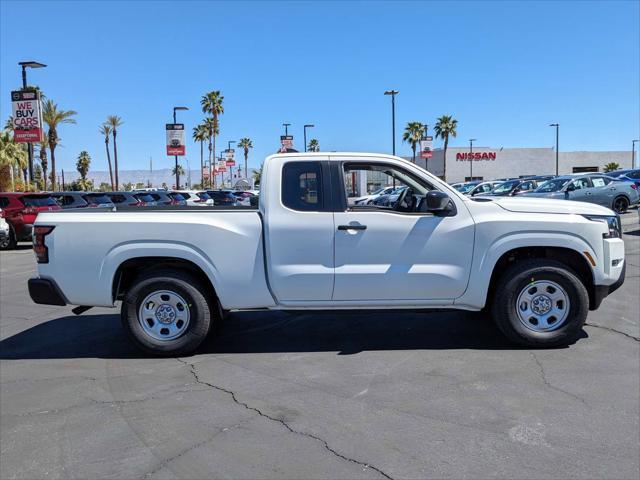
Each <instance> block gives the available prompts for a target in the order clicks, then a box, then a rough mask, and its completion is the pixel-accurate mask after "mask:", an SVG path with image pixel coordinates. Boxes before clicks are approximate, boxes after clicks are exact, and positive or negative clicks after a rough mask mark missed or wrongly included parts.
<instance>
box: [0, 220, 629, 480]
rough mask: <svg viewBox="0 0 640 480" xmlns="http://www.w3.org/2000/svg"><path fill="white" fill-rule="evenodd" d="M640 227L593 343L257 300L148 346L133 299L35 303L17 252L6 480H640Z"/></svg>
mask: <svg viewBox="0 0 640 480" xmlns="http://www.w3.org/2000/svg"><path fill="white" fill-rule="evenodd" d="M637 222H638V217H637V213H636V211H635V210H634V211H633V212H631V213H629V214H626V215H625V216H624V219H623V223H624V230H625V236H624V238H625V244H626V247H627V258H626V260H627V262H628V263H627V266H628V269H627V279H626V282H625V284H624V285H623V287H622V288H621V289H620V290H618V291H616V292H615V293H614V294H613V295H612V296H610V297H608V298H607V299H606V300H605V302H604V304H603V305H602V307H601V308H600V310H598V311H596V312H591V313H590V315H589V318H588V324H587V326H586V327H585V329H584V337H585V338H583V339H581V340H580V341H579V342H577V343H576V344H575V345H573V346H571V347H569V348H564V349H554V350H537V351H533V350H527V349H519V348H515V347H513V346H512V345H510V344H508V343H507V342H506V341H504V340H503V339H502V337H501V336H500V334H499V333H498V332H497V330H496V329H495V328H494V327H493V325H492V324H491V322H489V321H486V319H483V318H480V317H479V316H478V315H469V314H465V313H461V312H447V313H430V314H416V313H384V314H382V313H374V314H371V313H366V312H362V313H352V314H348V315H342V314H341V315H335V314H330V313H327V314H317V313H307V314H286V313H242V314H232V315H231V316H230V318H229V319H228V320H227V321H226V322H225V324H224V325H223V326H222V327H221V329H220V331H219V333H218V336H216V337H214V338H211V339H210V340H208V341H207V342H206V344H205V345H204V347H203V348H201V349H200V351H199V352H198V354H197V355H195V356H192V357H189V358H180V359H156V358H148V357H145V356H143V355H141V354H140V353H139V352H138V351H137V350H136V349H135V348H134V347H133V346H132V345H131V344H130V343H129V342H128V340H127V339H126V338H125V337H124V334H123V332H122V330H121V328H120V324H119V316H118V311H117V310H111V309H93V310H90V311H89V312H87V313H85V314H84V315H81V316H74V315H73V314H72V313H71V309H70V307H49V306H38V305H35V304H33V303H31V300H30V299H29V297H28V294H27V291H26V280H27V279H28V278H29V277H30V276H32V275H33V274H34V271H35V260H34V258H33V254H32V252H31V250H30V249H29V247H28V245H26V244H25V245H24V246H23V248H21V249H20V250H17V251H12V252H2V253H1V254H0V279H1V280H0V281H1V283H0V287H1V291H0V317H1V320H0V478H2V479H9V478H158V479H160V478H245V479H258V478H260V479H261V478H332V479H333V478H349V479H351V478H467V477H470V478H522V479H524V478H634V479H637V478H638V476H639V474H640V470H639V464H640V461H639V459H640V447H639V445H640V421H639V416H640V343H639V342H640V229H639V228H638V223H637ZM70 268H81V266H75V267H71V266H70Z"/></svg>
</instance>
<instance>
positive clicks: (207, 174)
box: [202, 167, 209, 180]
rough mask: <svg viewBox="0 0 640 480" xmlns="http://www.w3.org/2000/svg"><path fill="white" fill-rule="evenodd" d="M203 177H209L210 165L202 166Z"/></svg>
mask: <svg viewBox="0 0 640 480" xmlns="http://www.w3.org/2000/svg"><path fill="white" fill-rule="evenodd" d="M202 178H204V179H207V180H208V179H209V167H202Z"/></svg>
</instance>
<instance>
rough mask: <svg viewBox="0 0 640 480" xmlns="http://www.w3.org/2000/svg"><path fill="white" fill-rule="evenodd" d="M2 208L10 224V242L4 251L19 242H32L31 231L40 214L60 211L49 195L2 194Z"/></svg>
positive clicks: (0, 197) (0, 201) (0, 202)
mask: <svg viewBox="0 0 640 480" xmlns="http://www.w3.org/2000/svg"><path fill="white" fill-rule="evenodd" d="M0 208H1V209H2V214H3V216H4V219H5V220H6V222H7V223H8V224H9V242H8V243H7V244H6V245H5V246H4V247H2V248H3V250H7V249H12V248H15V247H16V244H17V242H20V241H29V240H31V231H32V229H33V224H34V222H35V221H36V217H37V216H38V214H39V213H40V212H52V211H55V210H60V205H58V204H57V203H56V201H55V199H54V198H53V197H52V196H51V195H49V194H48V193H45V194H42V193H14V192H11V193H4V192H2V193H0Z"/></svg>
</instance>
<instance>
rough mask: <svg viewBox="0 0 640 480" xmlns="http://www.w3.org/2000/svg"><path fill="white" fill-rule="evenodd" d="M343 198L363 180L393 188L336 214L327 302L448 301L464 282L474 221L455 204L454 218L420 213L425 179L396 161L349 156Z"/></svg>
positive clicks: (462, 288) (426, 186)
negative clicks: (370, 202)
mask: <svg viewBox="0 0 640 480" xmlns="http://www.w3.org/2000/svg"><path fill="white" fill-rule="evenodd" d="M341 169H342V177H343V181H344V188H345V195H346V196H347V197H348V196H349V195H354V194H359V193H360V192H359V191H358V190H364V189H366V187H367V185H370V184H379V183H381V182H383V184H385V185H395V186H396V187H397V188H396V190H395V191H394V192H395V193H393V194H391V195H388V196H387V198H379V199H377V200H376V202H374V204H373V205H367V206H358V205H351V206H347V209H346V210H345V211H341V212H336V213H335V217H334V221H335V226H336V229H335V286H334V290H333V300H334V301H340V300H352V301H376V300H391V301H393V300H397V301H400V302H399V303H402V304H407V305H410V304H414V303H419V302H420V301H424V300H452V299H454V298H456V297H459V296H460V295H462V294H463V293H464V291H465V289H466V287H467V282H468V279H469V273H470V266H471V260H472V255H473V242H474V223H473V221H472V219H471V216H470V214H469V213H468V211H467V210H466V208H465V207H464V205H463V202H460V201H458V202H459V208H457V213H456V214H455V215H454V216H449V217H437V216H434V215H433V214H430V213H426V211H425V210H426V208H425V203H426V202H425V201H424V195H425V194H426V192H427V191H429V190H432V189H434V186H433V185H430V184H429V183H428V182H427V181H425V180H423V179H422V178H420V177H419V176H417V175H416V174H415V173H412V172H410V171H408V170H406V169H404V168H403V167H401V166H398V165H396V164H391V163H390V164H389V165H384V164H380V163H377V162H375V163H373V162H371V163H367V161H366V160H365V159H363V160H362V161H348V162H346V163H344V164H342V166H341Z"/></svg>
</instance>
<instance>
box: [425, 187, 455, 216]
mask: <svg viewBox="0 0 640 480" xmlns="http://www.w3.org/2000/svg"><path fill="white" fill-rule="evenodd" d="M425 198H426V200H427V212H431V213H433V214H435V215H446V214H448V213H449V212H450V210H451V208H450V207H449V205H450V204H451V199H450V198H449V195H447V194H446V193H444V192H440V191H438V190H432V191H430V192H427V195H426V196H425Z"/></svg>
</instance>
